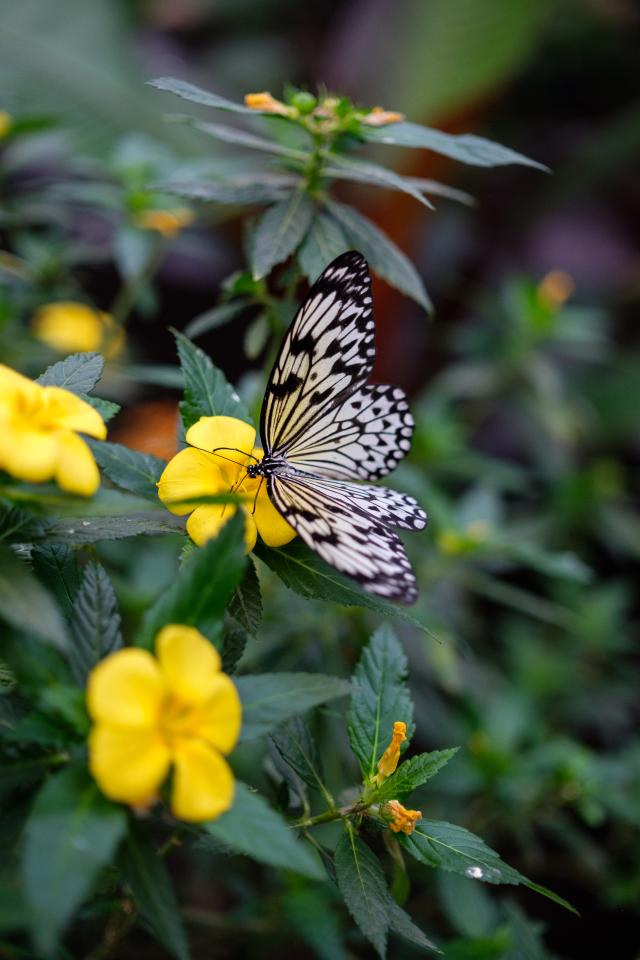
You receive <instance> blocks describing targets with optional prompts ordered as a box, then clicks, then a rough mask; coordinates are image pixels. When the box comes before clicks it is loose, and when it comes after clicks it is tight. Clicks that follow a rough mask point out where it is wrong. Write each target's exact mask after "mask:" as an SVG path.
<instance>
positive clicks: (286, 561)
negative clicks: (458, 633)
mask: <svg viewBox="0 0 640 960" xmlns="http://www.w3.org/2000/svg"><path fill="white" fill-rule="evenodd" d="M253 552H254V554H255V555H256V556H257V557H259V558H260V559H261V560H262V561H263V562H264V563H266V565H267V566H268V567H269V568H270V569H271V570H273V572H274V573H276V574H277V575H278V576H279V577H280V579H281V580H282V582H283V583H284V585H285V586H287V587H289V588H290V589H291V590H295V592H296V593H299V594H300V596H301V597H306V598H308V599H316V600H328V601H330V602H331V603H337V604H340V605H341V606H345V607H366V608H367V609H368V610H373V611H375V612H376V613H381V614H383V615H384V616H387V617H394V618H395V619H397V620H404V621H405V622H406V623H410V624H412V625H413V626H414V627H418V628H419V629H420V630H423V631H424V632H425V633H430V631H429V628H428V627H427V625H426V624H424V623H422V622H421V621H420V620H418V619H417V618H416V617H413V616H411V614H410V613H408V612H407V611H406V610H405V609H404V608H403V607H401V606H399V605H398V604H395V603H391V602H390V601H389V600H383V599H382V597H377V596H376V595H375V594H373V593H368V592H367V591H366V590H363V589H362V587H361V586H360V585H359V584H358V583H356V581H355V580H352V579H351V578H350V577H346V576H343V574H341V573H338V571H337V570H336V569H334V567H330V566H329V564H328V563H325V562H324V560H322V559H321V558H320V557H319V556H318V555H317V554H315V553H313V551H311V550H310V549H309V548H308V547H307V546H305V544H304V543H302V541H301V540H294V541H293V542H292V543H290V544H287V546H286V547H281V548H280V549H278V550H274V549H272V548H271V547H265V546H264V544H262V543H258V544H256V546H255V548H254V551H253Z"/></svg>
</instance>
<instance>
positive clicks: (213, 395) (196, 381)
mask: <svg viewBox="0 0 640 960" xmlns="http://www.w3.org/2000/svg"><path fill="white" fill-rule="evenodd" d="M174 336H175V338H176V342H177V344H178V355H179V357H180V365H181V367H182V371H183V373H184V382H185V389H184V400H183V401H182V403H181V404H180V413H181V414H182V420H183V422H184V425H185V428H186V429H188V428H189V427H190V426H191V425H192V424H194V423H196V422H197V421H198V420H199V419H200V417H219V416H226V417H237V418H238V419H239V420H245V421H246V422H247V423H251V417H250V416H249V411H248V410H247V408H246V406H245V405H244V403H243V402H242V400H241V399H240V397H239V396H238V394H237V393H236V391H235V389H234V388H233V387H232V386H231V384H230V383H229V382H228V381H227V380H226V378H225V376H224V374H223V373H222V371H221V370H218V368H217V367H215V366H214V365H213V363H212V362H211V360H210V359H209V357H208V356H207V355H206V353H204V352H203V351H202V350H201V349H200V347H196V345H195V344H193V343H191V341H190V340H189V339H188V337H185V336H184V334H182V333H179V332H178V331H177V330H174Z"/></svg>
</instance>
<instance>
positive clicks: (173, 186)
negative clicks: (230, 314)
mask: <svg viewBox="0 0 640 960" xmlns="http://www.w3.org/2000/svg"><path fill="white" fill-rule="evenodd" d="M267 142H268V141H267ZM274 146H275V145H274ZM270 152H276V151H275V150H274V151H270ZM298 182H299V178H297V177H296V178H294V177H283V178H282V181H281V182H278V181H277V180H274V181H273V182H270V181H269V179H268V177H267V175H265V179H264V180H258V179H256V177H255V174H246V175H244V176H241V177H225V179H224V180H165V181H163V182H162V183H159V184H158V185H157V186H158V189H160V190H162V192H163V193H171V194H176V195H177V196H179V197H189V198H190V199H194V200H206V201H208V202H209V203H223V204H227V205H229V206H231V205H235V204H245V203H250V204H253V203H274V202H275V201H276V200H282V199H283V198H284V197H285V196H286V195H287V194H288V193H291V190H292V188H293V187H295V186H296V184H297V183H298ZM185 333H186V334H187V336H189V337H193V336H195V334H194V333H192V332H191V333H190V332H189V330H188V329H186V330H185Z"/></svg>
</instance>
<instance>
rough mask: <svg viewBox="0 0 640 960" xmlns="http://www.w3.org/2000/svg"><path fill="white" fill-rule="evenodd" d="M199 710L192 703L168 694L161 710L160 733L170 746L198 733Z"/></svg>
mask: <svg viewBox="0 0 640 960" xmlns="http://www.w3.org/2000/svg"><path fill="white" fill-rule="evenodd" d="M198 718H199V714H198V710H197V708H196V707H193V706H192V705H190V704H185V703H182V702H181V701H179V700H177V699H176V698H175V697H173V696H171V695H168V696H167V697H166V698H165V700H164V702H163V704H162V708H161V710H160V717H159V726H160V733H161V735H162V736H163V738H164V740H165V741H166V743H167V746H168V747H170V748H171V747H173V746H175V743H176V741H177V740H182V739H184V738H190V737H196V736H197V735H198V727H199V723H198Z"/></svg>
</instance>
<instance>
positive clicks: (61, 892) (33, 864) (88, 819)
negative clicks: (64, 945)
mask: <svg viewBox="0 0 640 960" xmlns="http://www.w3.org/2000/svg"><path fill="white" fill-rule="evenodd" d="M125 828H126V816H125V813H124V810H123V809H122V808H121V807H117V806H115V805H114V804H113V803H110V802H109V801H108V800H106V799H105V798H104V797H103V796H102V795H101V794H100V792H99V791H98V788H97V787H96V785H95V784H94V783H93V782H92V781H90V780H89V779H88V776H87V774H86V772H85V771H84V769H82V768H73V767H70V768H69V769H67V770H64V771H63V772H62V773H59V774H56V775H55V776H53V777H51V779H49V780H48V781H47V782H46V783H45V785H44V787H43V788H42V790H41V791H40V793H39V794H38V796H37V798H36V802H35V804H34V806H33V809H32V811H31V814H30V815H29V820H28V823H27V827H26V832H25V843H24V849H23V854H22V875H23V882H24V892H25V897H26V900H27V903H28V905H29V909H30V914H31V925H32V930H33V935H34V940H35V943H36V946H37V948H38V950H40V951H42V953H44V954H50V953H51V952H52V951H53V949H54V947H55V945H56V942H57V940H58V937H59V936H60V934H61V933H62V931H63V930H64V927H65V926H66V924H67V922H68V921H69V919H70V918H71V916H72V914H73V913H74V911H75V910H76V909H77V908H78V907H79V906H80V904H81V903H82V901H83V900H84V899H85V898H86V897H87V895H88V894H90V892H91V890H92V888H93V886H94V884H95V882H96V879H97V877H98V874H99V872H100V870H101V869H102V868H103V867H105V866H107V865H108V864H109V863H110V861H111V858H112V857H113V854H114V852H115V850H116V847H117V845H118V843H119V841H120V839H121V837H122V836H123V834H124V832H125Z"/></svg>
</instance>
